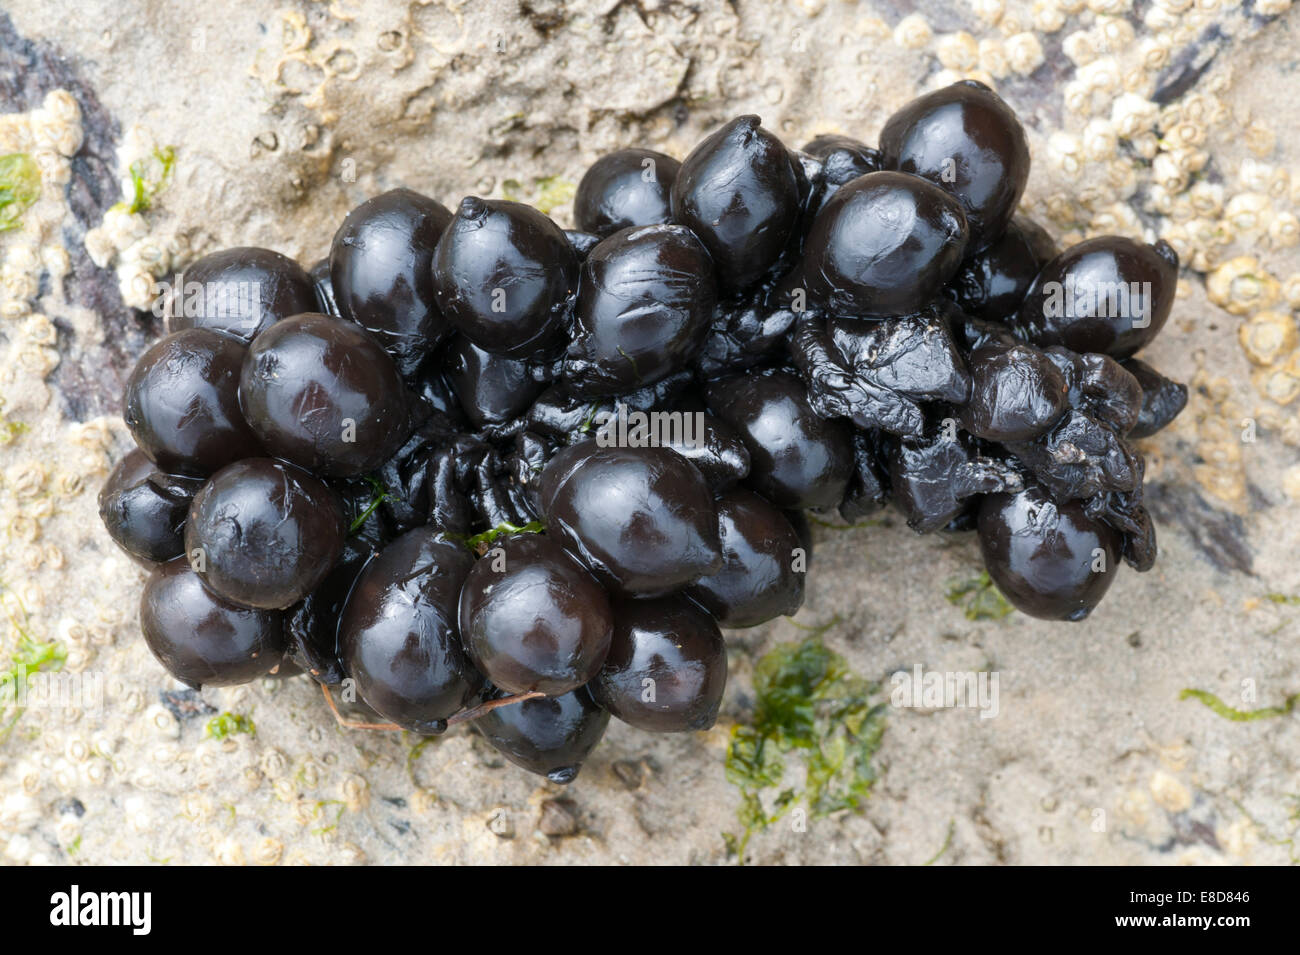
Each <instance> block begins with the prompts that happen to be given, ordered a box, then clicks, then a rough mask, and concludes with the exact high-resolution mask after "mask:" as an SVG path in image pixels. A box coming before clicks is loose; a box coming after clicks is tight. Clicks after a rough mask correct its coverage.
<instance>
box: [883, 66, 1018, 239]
mask: <svg viewBox="0 0 1300 955" xmlns="http://www.w3.org/2000/svg"><path fill="white" fill-rule="evenodd" d="M880 151H881V153H882V154H883V156H884V161H885V168H887V169H895V170H898V171H899V172H905V173H908V174H910V175H913V176H920V177H922V178H924V179H928V180H929V181H930V182H932V183H934V184H935V185H936V186H938V187H939V188H940V189H943V190H945V191H946V192H949V193H951V194H952V195H953V196H955V197H956V198H957V199H958V200H959V201H960V202H961V204H962V207H963V208H964V209H965V211H966V218H967V221H968V223H969V226H970V245H969V248H968V249H967V251H968V252H978V251H979V250H980V249H983V248H985V247H986V246H987V245H989V244H990V243H991V242H994V241H996V240H997V238H998V236H1000V235H1001V234H1002V231H1003V230H1004V229H1005V228H1006V227H1007V223H1008V222H1010V221H1011V217H1012V215H1014V214H1015V211H1016V206H1017V205H1018V204H1019V202H1020V197H1021V195H1023V194H1024V191H1025V184H1026V183H1027V182H1028V181H1029V143H1028V141H1027V140H1026V139H1025V130H1024V127H1022V126H1021V125H1020V120H1019V119H1017V118H1016V114H1015V112H1014V111H1013V110H1012V109H1011V107H1009V106H1008V105H1007V104H1006V103H1005V102H1003V101H1002V98H1001V97H999V96H998V94H997V93H994V92H993V91H992V90H991V89H989V88H988V87H987V86H985V85H984V84H983V83H979V82H977V81H975V80H962V81H961V82H958V83H954V84H952V85H951V86H946V87H944V88H943V89H940V90H935V91H934V92H933V93H927V94H925V95H924V96H918V97H917V98H916V99H914V100H912V101H911V102H910V103H908V104H907V105H906V106H904V107H903V108H902V109H900V110H898V112H896V113H894V115H893V116H891V117H889V119H888V120H887V121H886V122H885V126H884V128H883V129H882V130H881V131H880Z"/></svg>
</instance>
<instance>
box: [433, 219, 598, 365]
mask: <svg viewBox="0 0 1300 955" xmlns="http://www.w3.org/2000/svg"><path fill="white" fill-rule="evenodd" d="M432 275H433V289H434V293H435V295H436V296H437V300H438V305H439V307H440V308H441V309H442V311H443V314H445V315H446V316H447V319H448V320H449V321H450V322H451V323H452V324H453V325H454V326H455V327H456V328H457V329H458V330H459V331H460V333H461V334H462V335H464V336H465V337H466V338H468V339H469V340H470V341H472V342H473V343H474V344H476V345H478V346H479V347H480V348H484V349H486V350H488V351H490V352H495V353H497V354H499V355H507V356H509V357H511V358H526V357H529V356H532V355H537V354H540V353H543V352H546V351H548V350H549V349H551V348H553V347H554V346H556V345H557V344H558V343H559V342H560V340H561V339H562V337H563V333H564V315H565V311H566V310H567V307H568V304H569V299H570V296H571V295H572V294H573V292H574V289H575V288H576V286H577V279H578V256H577V253H576V252H575V251H574V249H573V246H572V245H570V244H569V240H568V237H567V236H565V234H564V232H563V231H562V230H561V229H560V227H559V226H557V225H556V224H555V223H554V222H552V221H551V220H550V219H548V218H547V217H546V216H545V215H543V214H542V213H540V212H538V211H537V210H536V209H534V208H532V207H531V206H526V205H524V204H523V203H520V202H508V201H506V200H503V199H479V198H478V197H476V196H468V197H466V198H465V199H463V200H461V203H460V207H459V208H458V209H457V210H456V215H455V217H454V218H453V219H452V221H451V224H450V225H449V226H448V227H447V231H446V232H445V233H443V237H442V239H441V240H439V242H438V248H437V250H436V252H435V253H434V257H433V272H432Z"/></svg>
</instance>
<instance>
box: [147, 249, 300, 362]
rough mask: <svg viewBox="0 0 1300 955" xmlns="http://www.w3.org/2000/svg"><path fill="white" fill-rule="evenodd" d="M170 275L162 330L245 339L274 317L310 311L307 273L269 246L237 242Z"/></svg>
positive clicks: (250, 339)
mask: <svg viewBox="0 0 1300 955" xmlns="http://www.w3.org/2000/svg"><path fill="white" fill-rule="evenodd" d="M176 279H177V287H176V288H174V289H173V290H172V292H173V294H172V297H171V300H170V302H169V305H168V316H167V328H168V331H173V332H176V331H180V330H181V329H183V328H210V329H212V330H213V331H217V332H225V333H226V334H227V335H233V336H234V337H236V338H238V339H240V340H241V341H244V342H251V341H252V340H253V339H254V338H255V337H256V336H257V335H258V333H259V332H263V331H265V330H266V329H268V328H270V327H271V325H272V324H274V323H275V322H278V321H279V320H280V319H282V318H288V317H289V316H290V315H297V314H298V313H299V312H310V311H314V310H315V309H316V291H315V284H314V282H313V281H312V277H311V276H310V275H309V274H308V273H307V271H306V270H305V269H303V267H302V266H301V265H299V264H298V263H297V262H295V261H294V260H293V259H291V258H289V257H288V256H286V255H281V254H280V253H279V252H272V251H271V250H270V249H258V248H254V247H251V246H241V247H239V248H234V249H223V250H221V251H220V252H213V253H211V254H210V255H205V256H203V258H201V259H199V260H198V261H197V262H194V263H193V264H192V265H190V266H189V267H187V268H186V269H185V271H184V272H181V273H178V274H177V276H176Z"/></svg>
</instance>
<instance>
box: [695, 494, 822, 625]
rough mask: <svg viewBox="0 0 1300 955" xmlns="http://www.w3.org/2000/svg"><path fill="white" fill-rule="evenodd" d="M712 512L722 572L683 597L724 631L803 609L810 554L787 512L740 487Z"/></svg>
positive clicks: (702, 578) (726, 495) (718, 503)
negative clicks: (713, 513)
mask: <svg viewBox="0 0 1300 955" xmlns="http://www.w3.org/2000/svg"><path fill="white" fill-rule="evenodd" d="M717 507H718V536H719V538H720V539H721V541H722V568H721V569H720V570H719V571H718V572H717V573H715V574H710V575H709V576H708V577H701V578H700V579H699V580H697V581H696V582H695V583H693V584H691V586H690V587H689V588H687V590H686V593H687V594H688V595H689V596H690V597H692V598H693V599H694V600H696V601H697V602H698V603H700V604H701V605H702V606H703V607H704V608H705V609H707V610H708V611H709V613H711V614H713V616H714V617H716V618H717V621H718V624H719V625H720V626H723V627H727V628H729V629H738V628H741V627H756V626H758V625H759V624H760V623H766V622H767V621H769V620H772V619H774V618H776V617H781V616H787V615H792V614H794V613H795V612H796V611H797V610H798V609H799V607H800V606H801V605H802V604H803V594H804V581H805V580H806V577H807V572H808V562H809V560H810V553H809V550H808V548H806V547H805V546H804V543H803V541H802V540H801V539H800V537H799V533H798V531H796V530H795V528H794V527H793V526H792V525H791V523H790V520H789V518H788V517H787V516H786V512H783V511H780V510H778V509H777V508H775V507H773V506H772V505H771V504H769V503H768V502H767V501H765V500H764V499H763V498H761V497H759V496H758V495H757V494H755V493H754V492H753V491H749V490H746V489H745V488H732V489H731V490H730V491H727V492H726V493H725V494H723V495H721V496H720V497H719V498H718V502H717Z"/></svg>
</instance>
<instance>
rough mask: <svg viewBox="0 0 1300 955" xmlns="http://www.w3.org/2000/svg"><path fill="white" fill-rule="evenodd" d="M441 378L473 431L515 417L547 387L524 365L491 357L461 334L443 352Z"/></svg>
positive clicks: (515, 360) (502, 358) (501, 357)
mask: <svg viewBox="0 0 1300 955" xmlns="http://www.w3.org/2000/svg"><path fill="white" fill-rule="evenodd" d="M443 375H444V377H445V378H446V381H447V384H449V385H450V386H451V389H452V391H453V392H454V393H455V395H456V398H457V400H458V401H459V404H460V408H461V410H462V411H464V413H465V417H466V418H468V419H469V423H470V424H471V425H473V426H474V427H476V428H482V427H485V426H486V425H493V424H504V423H505V422H507V421H510V420H511V419H513V418H516V417H518V416H519V415H521V414H523V413H524V412H525V411H527V410H528V408H529V407H530V406H531V405H532V403H533V400H534V399H535V398H536V397H537V396H538V395H540V394H541V393H542V391H544V390H545V388H546V385H545V383H544V382H541V381H538V380H537V378H536V377H535V376H534V375H533V372H532V369H531V368H530V367H529V365H528V364H527V363H526V362H522V361H519V360H518V359H516V358H507V357H506V356H504V355H496V354H493V353H492V352H490V351H486V350H484V349H482V348H479V347H478V346H477V345H475V344H474V343H473V342H472V341H470V340H469V339H468V338H466V337H465V336H463V335H457V336H456V337H455V338H453V339H452V341H451V342H449V343H448V345H447V347H446V349H445V351H444V352H443Z"/></svg>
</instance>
